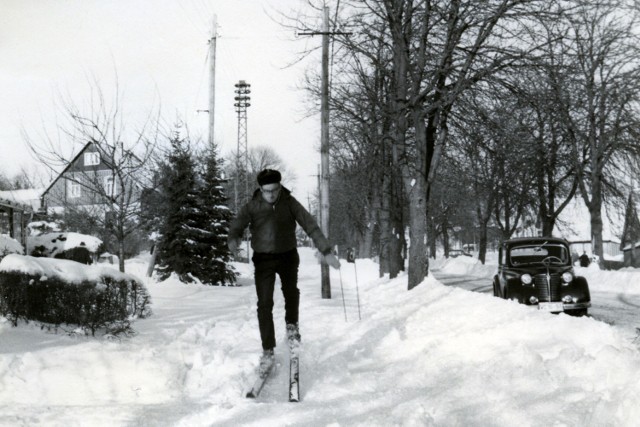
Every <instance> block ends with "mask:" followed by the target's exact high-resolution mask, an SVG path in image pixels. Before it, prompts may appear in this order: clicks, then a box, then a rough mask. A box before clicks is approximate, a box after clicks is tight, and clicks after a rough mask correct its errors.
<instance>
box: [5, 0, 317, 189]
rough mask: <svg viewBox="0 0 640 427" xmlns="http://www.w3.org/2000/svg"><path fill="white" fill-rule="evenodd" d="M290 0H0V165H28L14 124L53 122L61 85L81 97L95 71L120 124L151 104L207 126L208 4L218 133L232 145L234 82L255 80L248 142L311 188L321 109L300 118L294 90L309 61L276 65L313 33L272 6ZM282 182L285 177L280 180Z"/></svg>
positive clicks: (138, 117) (168, 115) (36, 129)
mask: <svg viewBox="0 0 640 427" xmlns="http://www.w3.org/2000/svg"><path fill="white" fill-rule="evenodd" d="M298 4H299V1H298V0H0V94H1V101H0V145H1V146H2V160H1V163H0V171H2V172H4V173H5V174H7V175H13V174H15V173H17V172H18V171H19V170H20V168H21V167H27V168H33V167H34V160H33V159H32V158H31V157H30V155H29V153H28V150H27V148H26V144H25V141H24V138H23V136H22V135H21V131H20V129H21V127H24V128H25V129H26V130H27V131H28V132H29V134H37V133H41V132H42V129H43V128H47V129H52V128H53V127H54V126H55V123H56V115H59V111H57V107H56V106H55V104H56V102H55V101H56V100H58V99H59V98H60V96H61V94H69V96H70V97H71V98H72V99H73V101H74V102H75V103H76V104H78V105H84V104H86V103H87V102H88V98H89V87H90V85H89V79H91V78H92V77H91V76H95V78H96V79H97V80H98V81H99V82H100V87H101V89H102V90H103V92H105V95H106V96H107V97H108V98H110V97H111V96H112V95H113V93H114V92H115V90H114V85H115V83H114V82H115V76H116V74H117V78H118V81H119V86H120V91H121V93H122V94H123V95H124V97H123V102H122V107H123V108H124V111H125V113H126V117H127V125H128V126H131V127H135V126H138V124H139V123H140V122H141V121H142V119H143V118H144V117H146V114H147V113H148V112H149V111H150V110H152V109H153V108H154V107H155V108H158V107H160V108H161V110H162V116H163V118H164V119H165V120H166V121H167V122H169V123H171V122H173V121H175V119H176V117H181V118H182V119H183V120H184V121H185V122H186V123H187V125H188V126H189V128H190V130H191V133H192V134H200V135H201V136H202V137H203V138H204V139H205V140H206V137H207V132H208V131H207V128H208V116H207V114H206V113H197V112H196V111H197V110H203V109H207V108H208V91H209V71H208V63H207V54H208V39H209V37H210V35H211V22H212V18H213V14H214V13H215V14H216V15H217V22H218V25H219V30H218V33H219V38H218V43H217V47H218V49H217V61H216V120H215V125H216V131H215V139H216V142H217V143H218V146H219V147H220V149H221V151H222V154H223V155H226V154H227V153H228V152H229V151H231V150H235V148H236V144H237V115H236V112H235V110H234V107H233V102H234V101H233V97H234V92H233V91H234V89H235V87H234V84H235V83H237V82H238V81H239V80H246V81H247V82H248V83H250V84H251V90H252V93H251V107H250V108H249V110H248V141H249V146H256V145H268V146H270V147H272V148H273V149H274V150H275V151H276V152H277V153H278V154H279V155H280V156H281V157H282V158H283V159H284V160H285V162H286V163H287V164H288V165H289V167H290V168H291V169H292V170H293V172H294V173H295V174H296V175H297V182H296V184H295V185H294V193H295V195H296V196H298V197H299V198H300V199H306V197H307V192H312V191H314V189H315V185H316V182H317V181H316V178H315V177H313V175H314V174H315V173H316V172H317V165H318V164H319V163H320V155H319V153H318V152H317V147H318V146H319V140H320V132H319V117H318V116H312V117H309V118H306V119H305V114H304V111H305V104H304V94H303V93H302V92H301V91H299V90H297V89H296V88H297V87H298V86H299V83H300V81H301V79H302V76H303V72H304V69H305V67H306V66H308V65H309V64H311V65H313V64H314V63H313V61H317V62H318V64H317V65H318V67H320V63H319V61H320V58H319V55H317V54H316V55H314V56H311V57H310V58H309V59H308V60H307V61H306V62H305V63H301V64H297V65H294V66H293V67H290V68H283V67H284V66H285V65H287V64H289V63H290V62H291V61H292V59H293V58H294V57H295V55H296V53H297V52H300V51H302V50H304V49H305V48H306V47H313V46H314V45H315V44H319V43H320V39H319V38H307V39H306V40H303V39H298V40H296V39H295V37H294V34H293V32H292V31H290V30H287V29H284V28H282V27H281V26H279V25H278V24H277V23H275V22H274V21H273V20H272V19H271V18H270V17H269V15H275V14H276V11H278V10H281V9H283V8H284V7H285V6H286V8H287V10H288V9H289V8H290V7H296V6H297V5H298ZM285 184H286V183H285Z"/></svg>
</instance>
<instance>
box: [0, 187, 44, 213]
mask: <svg viewBox="0 0 640 427" xmlns="http://www.w3.org/2000/svg"><path fill="white" fill-rule="evenodd" d="M41 195H42V189H41V188H28V189H24V190H5V191H0V199H4V200H8V201H10V202H13V203H19V204H21V205H27V206H30V207H31V209H33V210H38V209H40V196H41Z"/></svg>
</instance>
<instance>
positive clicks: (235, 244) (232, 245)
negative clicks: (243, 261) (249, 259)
mask: <svg viewBox="0 0 640 427" xmlns="http://www.w3.org/2000/svg"><path fill="white" fill-rule="evenodd" d="M241 243H242V240H240V239H238V238H233V237H232V238H230V239H229V241H228V242H227V246H229V250H230V251H231V253H232V254H235V253H236V251H237V250H238V248H239V247H240V244H241Z"/></svg>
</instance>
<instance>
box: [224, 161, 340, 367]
mask: <svg viewBox="0 0 640 427" xmlns="http://www.w3.org/2000/svg"><path fill="white" fill-rule="evenodd" d="M257 178H258V179H257V180H258V185H259V187H260V188H258V189H257V190H256V191H255V192H254V193H253V197H252V198H251V200H250V201H249V202H248V203H247V204H246V205H244V206H243V207H242V208H241V209H240V211H239V212H238V215H237V217H236V218H235V219H234V220H233V221H232V222H231V225H230V227H229V236H228V246H229V249H230V250H231V251H232V252H233V253H235V252H236V250H237V249H238V247H239V245H240V243H241V242H242V234H243V232H244V229H245V228H246V227H247V226H249V230H250V232H251V248H252V249H253V256H252V258H251V260H252V261H253V265H254V270H255V271H254V280H255V285H256V293H257V296H258V325H259V328H260V338H261V340H262V349H263V356H262V358H261V361H260V366H261V370H262V369H263V368H264V367H265V366H270V364H271V363H272V362H273V349H274V347H275V346H276V339H275V332H274V326H273V313H272V309H273V291H274V285H275V280H276V274H277V275H278V276H279V277H280V281H281V282H282V295H283V296H284V308H285V322H286V328H287V339H288V340H289V341H290V342H291V341H298V342H299V341H300V332H299V329H298V307H299V303H300V290H299V289H298V266H299V265H300V258H299V256H298V251H297V249H296V246H297V244H296V243H297V241H296V234H295V230H296V223H298V224H300V226H301V227H302V229H303V230H304V231H305V232H306V233H307V235H308V236H309V237H311V239H312V240H313V243H314V245H315V246H316V248H317V249H318V250H319V251H320V252H321V253H322V255H323V262H326V263H327V264H329V265H330V266H331V267H333V268H336V269H337V268H340V261H339V260H338V258H336V257H335V255H333V254H332V253H331V245H330V244H329V241H328V240H327V238H326V237H325V236H324V234H322V231H321V230H320V227H318V224H317V222H316V221H315V219H314V218H313V217H312V216H311V214H310V213H309V212H307V210H306V209H305V208H304V207H303V206H302V205H301V204H300V202H298V201H297V200H296V199H295V198H294V197H293V196H292V195H291V192H290V191H289V190H288V189H286V188H285V187H283V186H282V185H281V184H280V181H281V179H282V177H281V174H280V172H279V171H277V170H274V169H265V170H263V171H261V172H260V173H259V174H258V177H257Z"/></svg>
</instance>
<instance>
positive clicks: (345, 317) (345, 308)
mask: <svg viewBox="0 0 640 427" xmlns="http://www.w3.org/2000/svg"><path fill="white" fill-rule="evenodd" d="M338 274H339V275H340V292H342V308H343V309H344V321H345V322H347V321H348V320H347V305H346V304H345V303H344V287H343V286H342V269H341V268H340V267H338Z"/></svg>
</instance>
